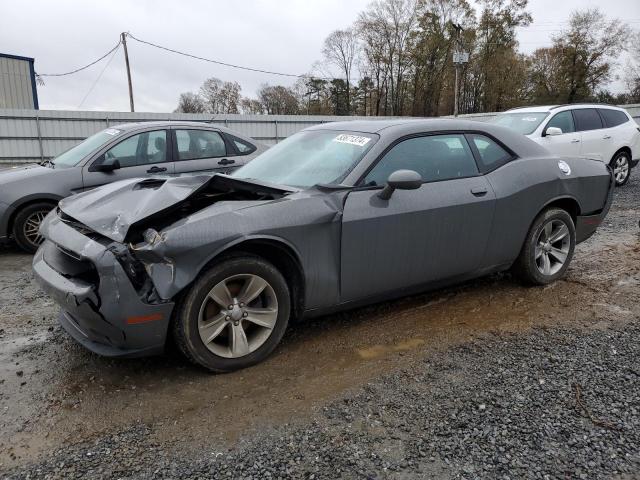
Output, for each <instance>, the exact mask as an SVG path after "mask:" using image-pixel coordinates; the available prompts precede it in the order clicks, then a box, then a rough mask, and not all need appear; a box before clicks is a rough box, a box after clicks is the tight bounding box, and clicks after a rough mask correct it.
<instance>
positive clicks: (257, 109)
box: [240, 98, 264, 115]
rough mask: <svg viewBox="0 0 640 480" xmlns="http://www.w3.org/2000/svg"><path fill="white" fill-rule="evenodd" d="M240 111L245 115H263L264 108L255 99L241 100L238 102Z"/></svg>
mask: <svg viewBox="0 0 640 480" xmlns="http://www.w3.org/2000/svg"><path fill="white" fill-rule="evenodd" d="M240 110H241V111H242V113H244V114H245V115H262V114H264V106H263V105H262V103H261V102H260V101H259V100H256V99H255V98H243V99H242V100H240Z"/></svg>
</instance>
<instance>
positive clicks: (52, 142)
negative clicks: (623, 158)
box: [0, 105, 640, 165]
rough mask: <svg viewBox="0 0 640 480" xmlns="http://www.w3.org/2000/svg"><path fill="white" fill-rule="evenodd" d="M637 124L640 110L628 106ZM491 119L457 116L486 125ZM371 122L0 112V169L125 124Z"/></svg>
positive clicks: (276, 133)
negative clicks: (482, 122)
mask: <svg viewBox="0 0 640 480" xmlns="http://www.w3.org/2000/svg"><path fill="white" fill-rule="evenodd" d="M625 107H626V108H627V109H628V111H629V113H631V115H632V116H634V117H635V118H636V121H638V120H639V119H640V105H626V106H625ZM494 115H495V114H493V113H483V114H472V115H461V117H464V118H466V119H469V120H477V121H486V120H488V119H490V118H492V117H493V116H494ZM364 118H366V119H369V120H370V119H373V118H375V117H340V116H320V115H210V114H188V113H128V112H84V111H62V110H12V109H0V164H10V165H15V164H21V163H33V162H39V161H42V160H45V159H49V158H53V157H55V156H56V155H58V154H60V153H62V152H63V151H65V150H67V149H69V148H71V147H72V146H74V145H75V144H77V143H78V142H80V141H82V140H84V139H85V138H87V137H88V136H90V135H92V134H94V133H96V132H98V131H100V130H102V129H104V128H106V127H109V126H114V125H118V124H122V123H128V122H145V121H154V120H183V121H184V120H188V121H198V122H209V123H213V124H218V125H223V126H226V127H228V128H231V129H232V130H236V131H237V132H239V133H242V134H244V135H247V136H249V137H252V138H254V139H255V140H258V141H261V142H263V143H266V144H269V145H273V144H275V143H277V142H278V141H280V140H282V139H283V138H286V137H288V136H289V135H292V134H294V133H296V132H297V131H299V130H302V129H303V128H306V127H308V126H311V125H316V124H318V123H326V122H335V121H343V120H356V119H364Z"/></svg>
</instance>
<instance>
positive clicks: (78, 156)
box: [53, 128, 122, 168]
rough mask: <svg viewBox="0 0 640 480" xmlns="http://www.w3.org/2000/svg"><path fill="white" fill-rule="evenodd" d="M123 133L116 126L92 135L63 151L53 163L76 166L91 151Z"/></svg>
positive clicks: (57, 165)
mask: <svg viewBox="0 0 640 480" xmlns="http://www.w3.org/2000/svg"><path fill="white" fill-rule="evenodd" d="M120 133H122V130H117V129H115V128H107V129H106V130H102V131H101V132H98V133H96V134H95V135H92V136H90V137H89V138H87V139H86V140H83V141H82V142H80V143H79V144H78V145H76V146H75V147H72V148H70V149H69V150H67V151H66V152H64V153H61V154H60V155H58V156H57V157H56V158H54V159H53V164H54V165H55V166H56V167H62V168H66V167H75V166H76V165H78V163H80V162H81V161H82V159H83V158H85V157H86V156H87V155H89V154H90V153H92V152H94V151H95V150H97V149H98V148H100V147H101V146H103V145H104V144H105V143H107V142H108V141H110V140H112V139H113V138H114V137H115V136H117V135H119V134H120Z"/></svg>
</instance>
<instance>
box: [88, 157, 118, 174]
mask: <svg viewBox="0 0 640 480" xmlns="http://www.w3.org/2000/svg"><path fill="white" fill-rule="evenodd" d="M119 168H120V162H119V161H118V159H117V158H106V157H103V159H102V161H101V162H100V163H98V165H96V166H95V167H94V168H93V169H94V170H95V171H96V172H105V173H106V172H113V171H114V170H117V169H119Z"/></svg>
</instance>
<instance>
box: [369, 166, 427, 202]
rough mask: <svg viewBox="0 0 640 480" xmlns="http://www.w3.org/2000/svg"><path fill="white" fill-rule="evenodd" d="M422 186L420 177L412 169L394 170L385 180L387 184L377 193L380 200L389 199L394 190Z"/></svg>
mask: <svg viewBox="0 0 640 480" xmlns="http://www.w3.org/2000/svg"><path fill="white" fill-rule="evenodd" d="M421 186H422V177H421V176H420V174H419V173H418V172H414V171H413V170H396V171H395V172H393V173H392V174H391V175H389V179H388V180H387V184H386V185H385V186H384V188H383V189H382V191H381V192H380V193H379V194H378V197H380V198H381V199H382V200H389V199H390V198H391V195H392V194H393V192H394V190H396V189H399V190H415V189H416V188H420V187H421Z"/></svg>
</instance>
